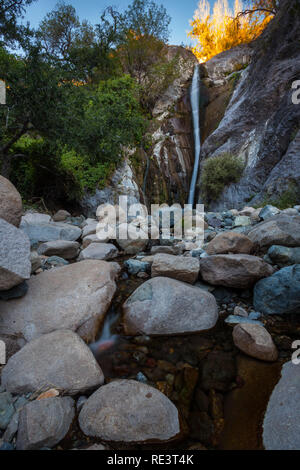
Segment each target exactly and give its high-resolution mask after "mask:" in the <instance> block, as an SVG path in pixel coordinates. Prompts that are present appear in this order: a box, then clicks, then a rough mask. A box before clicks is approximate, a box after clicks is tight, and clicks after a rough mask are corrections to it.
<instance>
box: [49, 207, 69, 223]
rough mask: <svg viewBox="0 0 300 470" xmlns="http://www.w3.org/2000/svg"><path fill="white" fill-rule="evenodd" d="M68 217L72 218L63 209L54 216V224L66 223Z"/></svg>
mask: <svg viewBox="0 0 300 470" xmlns="http://www.w3.org/2000/svg"><path fill="white" fill-rule="evenodd" d="M68 217H71V214H70V213H69V212H68V211H65V210H62V209H61V210H59V211H57V212H56V213H55V214H54V216H53V217H52V220H53V222H64V221H65V220H66V219H67V218H68Z"/></svg>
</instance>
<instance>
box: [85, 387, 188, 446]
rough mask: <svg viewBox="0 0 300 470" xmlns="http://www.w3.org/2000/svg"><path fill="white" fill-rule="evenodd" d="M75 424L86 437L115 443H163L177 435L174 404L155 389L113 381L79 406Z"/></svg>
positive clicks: (176, 416) (177, 424)
mask: <svg viewBox="0 0 300 470" xmlns="http://www.w3.org/2000/svg"><path fill="white" fill-rule="evenodd" d="M79 425H80V427H81V429H82V431H83V432H84V434H86V435H87V436H93V437H97V438H100V439H102V440H104V441H115V442H146V441H167V440H170V439H172V438H175V437H176V436H177V435H179V434H180V423H179V417H178V411H177V408H176V407H175V405H173V403H172V402H171V401H170V400H169V399H168V398H167V397H166V396H165V395H163V393H161V392H160V391H158V390H157V389H155V388H153V387H150V386H149V385H145V384H143V383H140V382H136V381H135V380H117V381H114V382H111V383H110V384H108V385H105V386H103V387H101V388H100V389H99V390H97V391H96V392H95V393H94V394H93V395H92V396H91V397H90V398H89V399H88V400H87V402H86V403H85V404H84V405H83V408H82V410H81V412H80V415H79Z"/></svg>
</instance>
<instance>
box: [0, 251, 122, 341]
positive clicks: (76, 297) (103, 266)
mask: <svg viewBox="0 0 300 470" xmlns="http://www.w3.org/2000/svg"><path fill="white" fill-rule="evenodd" d="M118 271H119V266H118V264H116V263H107V262H105V261H96V260H87V261H81V262H80V263H75V264H71V265H69V266H64V267H62V268H59V269H53V270H50V271H45V272H43V273H41V274H39V275H38V276H33V277H32V278H31V279H30V280H29V281H28V286H29V292H28V295H26V296H25V297H23V298H22V299H17V300H11V301H10V302H4V301H0V311H1V315H0V335H1V334H3V335H9V336H11V337H23V338H24V339H25V340H26V341H31V340H32V339H34V338H36V337H38V336H40V335H42V334H45V333H50V332H51V331H54V330H60V329H69V330H73V331H76V332H78V334H79V335H80V336H81V337H82V338H84V339H85V340H86V341H88V342H90V341H94V339H95V336H96V335H97V332H98V330H99V326H100V324H101V323H102V321H103V319H104V316H105V314H106V312H107V310H108V308H109V306H110V303H111V300H112V298H113V296H114V294H115V291H116V284H115V278H116V276H117V273H118Z"/></svg>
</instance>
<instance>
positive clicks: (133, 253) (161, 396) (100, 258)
mask: <svg viewBox="0 0 300 470" xmlns="http://www.w3.org/2000/svg"><path fill="white" fill-rule="evenodd" d="M0 183H1V184H2V187H1V189H2V190H3V191H4V193H5V204H4V203H2V200H1V203H0V236H1V249H0V267H1V270H0V274H1V284H0V285H1V287H0V289H1V290H0V298H1V300H0V340H1V341H3V342H4V343H5V344H6V348H7V351H6V352H7V364H6V365H4V364H3V366H2V368H1V388H0V445H1V448H2V449H14V448H17V449H32V450H34V449H44V448H46V449H95V448H97V449H106V448H110V449H136V448H138V449H140V448H142V449H149V448H151V449H162V450H163V449H174V448H176V449H194V450H195V449H201V450H203V449H262V448H267V449H276V448H287V449H294V448H295V449H296V448H297V446H298V442H297V437H293V436H297V435H298V433H297V429H298V426H299V425H298V423H299V415H298V410H297V407H295V406H294V405H295V396H296V397H297V396H299V385H298V384H299V381H297V377H298V376H299V366H297V365H296V364H293V363H292V362H291V357H292V353H293V349H292V346H293V342H294V341H296V340H298V339H299V334H300V321H299V316H298V315H297V314H298V313H299V309H300V292H299V285H300V283H299V272H300V265H299V258H298V256H299V253H298V251H299V247H300V214H299V209H300V208H299V206H296V207H293V208H289V209H287V210H284V211H279V210H278V209H277V208H275V207H272V206H266V207H264V208H260V209H254V208H245V209H244V210H242V211H237V210H234V209H232V210H230V211H226V212H223V213H208V214H206V215H205V244H204V246H201V245H200V244H199V241H197V239H195V240H194V242H191V241H184V240H183V241H180V242H179V241H176V240H173V239H171V240H158V241H155V242H148V241H147V240H116V241H113V240H105V243H104V242H101V243H100V241H99V239H98V238H97V236H96V226H97V220H96V219H85V218H84V217H82V216H80V217H72V216H71V215H70V214H68V213H67V212H66V211H59V212H58V213H57V214H55V215H50V214H40V213H34V212H27V213H25V214H22V204H21V202H20V199H19V196H18V193H17V192H16V190H15V188H13V187H12V186H11V185H9V183H8V182H7V181H5V180H4V179H3V178H1V180H0ZM10 206H11V207H10ZM11 208H13V209H14V210H13V211H12V210H11ZM11 214H13V219H12V218H11ZM8 216H9V217H8ZM147 223H148V221H145V220H144V221H141V220H140V219H137V220H136V224H137V225H140V226H141V227H142V229H143V230H147ZM2 344H3V343H2ZM0 358H1V357H0ZM283 364H285V365H284V368H283V369H282V366H283ZM282 370H283V372H282ZM281 373H282V376H281ZM271 395H272V396H271ZM278 403H280V406H278Z"/></svg>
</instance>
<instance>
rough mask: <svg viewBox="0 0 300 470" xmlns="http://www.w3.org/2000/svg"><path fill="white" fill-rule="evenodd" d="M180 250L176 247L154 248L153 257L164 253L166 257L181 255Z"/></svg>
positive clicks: (152, 250)
mask: <svg viewBox="0 0 300 470" xmlns="http://www.w3.org/2000/svg"><path fill="white" fill-rule="evenodd" d="M180 251H181V250H180V248H179V247H175V246H160V245H159V246H153V247H152V248H151V255H157V254H158V253H164V254H166V255H179V254H180Z"/></svg>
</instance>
